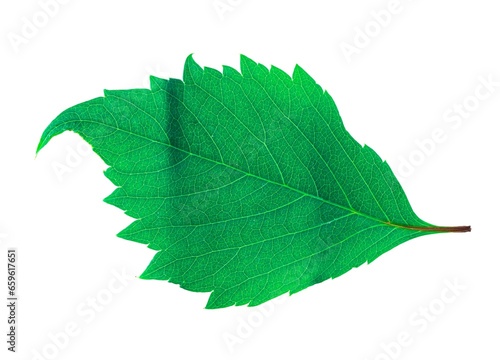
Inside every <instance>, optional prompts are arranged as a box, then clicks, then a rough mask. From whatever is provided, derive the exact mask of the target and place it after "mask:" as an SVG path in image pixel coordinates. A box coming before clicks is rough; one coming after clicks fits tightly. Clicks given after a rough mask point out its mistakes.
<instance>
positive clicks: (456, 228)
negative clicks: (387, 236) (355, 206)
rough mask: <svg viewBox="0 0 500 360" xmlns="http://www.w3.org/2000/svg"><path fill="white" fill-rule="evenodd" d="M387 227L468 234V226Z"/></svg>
mask: <svg viewBox="0 0 500 360" xmlns="http://www.w3.org/2000/svg"><path fill="white" fill-rule="evenodd" d="M387 225H392V226H397V227H401V228H404V229H409V230H417V231H431V232H443V233H446V232H470V231H471V227H470V226H408V225H397V224H391V223H387Z"/></svg>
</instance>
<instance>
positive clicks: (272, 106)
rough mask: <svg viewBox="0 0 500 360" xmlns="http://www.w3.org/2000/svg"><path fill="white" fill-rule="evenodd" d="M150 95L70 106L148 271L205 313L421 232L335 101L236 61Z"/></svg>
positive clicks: (307, 84) (162, 84)
mask: <svg viewBox="0 0 500 360" xmlns="http://www.w3.org/2000/svg"><path fill="white" fill-rule="evenodd" d="M240 66H241V72H238V71H237V70H235V69H234V68H231V67H228V66H224V67H223V71H222V72H219V71H217V70H214V69H212V68H208V67H205V68H202V67H200V66H199V65H198V64H197V63H196V62H195V61H194V59H193V57H192V56H189V57H188V58H187V60H186V62H185V67H184V74H183V80H179V79H168V80H164V79H160V78H156V77H151V86H150V87H151V89H132V90H113V91H105V92H104V97H99V98H96V99H93V100H90V101H87V102H84V103H81V104H78V105H76V106H73V107H71V108H69V109H67V110H66V111H64V112H62V113H61V114H60V115H59V116H58V117H57V118H56V119H55V120H54V121H53V122H52V123H51V124H50V125H49V126H48V127H47V129H46V130H45V131H44V133H43V135H42V138H41V140H40V143H39V146H38V150H37V151H39V150H40V149H41V148H43V147H44V146H45V145H46V144H47V143H48V142H49V140H50V139H51V138H52V137H54V136H56V135H58V134H60V133H62V132H64V131H66V130H70V131H73V132H75V133H78V134H79V135H80V136H81V137H82V138H83V139H84V140H86V141H87V142H88V143H89V144H90V145H91V146H92V148H93V150H94V151H95V152H96V153H97V154H98V155H99V156H100V157H101V158H102V159H103V160H104V162H105V163H106V164H107V165H109V168H107V170H106V171H105V176H106V177H107V178H108V179H109V180H110V181H112V182H113V184H115V185H116V186H117V189H116V190H115V191H114V192H113V193H112V194H111V195H109V196H108V197H107V198H106V199H105V200H104V201H105V202H107V203H109V204H112V205H115V206H117V207H119V208H120V209H123V210H124V211H125V212H126V214H127V215H129V216H131V217H133V218H135V219H136V220H135V221H134V222H132V224H131V225H130V226H128V227H127V228H125V229H124V230H123V231H121V232H120V233H119V234H118V236H119V237H121V238H124V239H128V240H133V241H136V242H139V243H142V244H146V245H147V246H148V247H149V248H151V249H153V250H155V251H156V254H155V256H154V258H153V259H152V261H151V263H150V264H149V265H148V267H147V268H146V270H145V271H144V273H143V274H142V275H141V276H140V277H141V278H142V279H157V280H168V281H169V282H172V283H175V284H179V285H180V286H181V287H182V288H184V289H187V290H190V291H196V292H210V293H211V294H210V297H209V300H208V303H207V306H206V307H207V308H221V307H227V306H232V305H244V304H248V305H250V306H252V305H258V304H261V303H263V302H265V301H268V300H270V299H272V298H274V297H277V296H279V295H282V294H284V293H290V294H293V293H296V292H298V291H300V290H303V289H305V288H307V287H309V286H311V285H314V284H317V283H320V282H322V281H324V280H327V279H331V278H335V277H338V276H340V275H342V274H344V273H346V272H347V271H349V270H350V269H352V268H354V267H358V266H360V265H362V264H364V263H370V262H371V261H373V260H374V259H376V258H377V257H378V256H380V255H381V254H383V253H385V252H387V251H389V250H391V249H392V248H394V247H395V246H397V245H399V244H402V243H404V242H405V241H408V240H410V239H412V238H415V237H417V236H421V235H425V234H430V233H436V232H446V231H467V230H468V229H466V228H465V227H449V228H446V227H437V226H434V225H431V224H429V223H427V222H424V221H422V220H421V219H420V218H419V217H418V216H417V215H416V214H415V213H414V212H413V210H412V208H411V206H410V203H409V202H408V199H407V197H406V195H405V193H404V191H403V189H402V187H401V185H400V184H399V182H398V181H397V179H396V177H395V176H394V174H393V172H392V171H391V169H390V167H389V166H388V164H387V163H386V162H385V161H382V160H381V159H380V157H379V156H378V155H377V154H376V153H375V152H374V151H373V150H372V149H371V148H370V147H368V146H366V145H364V146H361V145H360V144H359V143H358V142H356V140H354V139H353V138H352V136H351V135H350V134H349V133H348V132H347V131H346V129H345V127H344V125H343V123H342V120H341V118H340V115H339V112H338V110H337V107H336V105H335V103H334V101H333V99H332V98H331V96H330V95H329V94H328V93H327V92H326V91H324V90H323V89H322V88H321V87H320V86H319V85H318V84H316V82H315V81H314V80H313V79H312V78H311V77H310V76H309V75H308V74H307V73H306V72H305V71H304V70H303V69H302V68H301V67H299V66H296V67H295V69H294V71H293V74H292V76H291V77H290V76H289V75H288V74H286V73H285V72H283V71H282V70H280V69H278V68H276V67H274V66H271V67H270V69H268V68H266V67H265V66H263V65H261V64H257V63H256V62H254V61H252V60H250V59H249V58H247V57H245V56H241V65H240Z"/></svg>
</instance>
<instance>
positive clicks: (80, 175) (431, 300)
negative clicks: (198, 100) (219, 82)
mask: <svg viewBox="0 0 500 360" xmlns="http://www.w3.org/2000/svg"><path fill="white" fill-rule="evenodd" d="M46 1H47V0H46ZM218 3H219V5H220V4H229V5H227V6H228V7H229V8H230V10H227V11H225V12H223V13H220V12H219V13H218V12H217V10H216V9H215V8H214V2H213V0H198V1H165V0H157V1H152V0H149V1H141V2H138V1H124V0H120V1H118V0H113V1H96V0H87V1H77V0H73V1H67V3H66V4H62V1H61V4H60V5H59V8H58V9H52V14H51V15H52V16H45V18H44V15H43V14H40V11H44V10H43V9H42V7H41V5H40V2H37V1H35V0H29V1H28V0H23V1H16V2H6V1H4V2H2V4H1V5H0V19H1V21H0V23H1V35H2V40H1V42H0V51H1V57H0V61H1V66H0V76H1V82H0V91H1V98H0V99H1V100H0V103H1V106H0V164H1V173H0V233H1V234H2V235H0V241H1V243H0V269H5V268H6V266H5V259H6V249H7V247H9V246H14V247H17V248H18V249H19V258H20V262H19V266H20V273H19V279H20V290H19V291H20V299H21V300H20V308H19V311H20V314H19V316H20V335H19V349H18V350H19V352H18V358H20V359H37V358H38V359H41V358H45V359H49V358H51V359H109V358H112V359H166V358H173V359H194V358H196V357H204V358H209V359H230V358H234V359H256V358H264V359H271V358H292V359H294V358H311V359H344V360H350V359H360V360H363V359H369V360H372V359H377V360H385V359H389V358H390V355H391V354H392V357H393V358H398V359H408V360H410V359H471V358H477V359H481V358H484V359H486V358H487V359H498V358H499V356H500V348H499V347H498V339H499V335H500V330H499V324H500V310H499V306H498V304H500V290H499V285H498V284H499V282H498V274H499V273H500V262H499V261H498V254H499V250H500V239H499V236H498V233H499V231H498V223H499V220H498V211H497V204H498V202H499V201H500V196H499V191H498V175H497V174H498V172H497V168H498V156H497V154H498V145H497V144H498V136H499V130H500V127H499V126H498V121H499V114H500V101H499V100H500V94H499V93H500V87H498V85H497V86H496V87H494V88H493V89H492V91H491V93H485V92H484V91H483V92H482V93H480V94H482V97H483V98H484V99H483V100H477V99H476V100H474V97H475V96H476V95H475V92H476V89H477V87H478V86H479V85H480V84H481V80H480V79H481V78H482V79H483V80H485V81H486V80H487V79H488V78H491V79H493V80H496V81H497V82H499V81H500V46H499V39H498V36H499V34H500V21H498V14H499V10H500V9H499V8H498V7H496V6H495V5H497V4H496V2H493V1H486V0H476V1H456V0H455V1H451V0H446V1H439V2H436V1H430V0H420V1H409V0H401V2H400V4H399V6H398V7H397V10H396V11H398V12H397V13H394V11H393V14H392V15H391V18H390V19H389V20H387V19H386V22H385V24H384V26H380V25H376V24H375V23H373V21H374V16H375V15H373V12H375V13H380V12H381V11H382V12H383V11H386V10H387V9H391V10H394V9H393V7H392V6H391V5H390V1H387V0H385V1H382V0H380V1H347V0H338V1H334V2H331V1H308V2H305V1H290V0H288V1H274V2H272V3H271V2H270V1H264V0H253V1H252V0H241V1H236V0H232V1H230V0H222V1H219V2H218ZM215 4H217V2H216V3H215ZM220 6H221V5H220ZM221 11H222V10H221ZM34 18H35V19H34ZM24 19H27V20H24ZM44 20H47V21H44ZM25 21H29V22H32V21H35V22H36V23H37V24H38V25H37V31H36V33H32V34H31V35H30V34H27V35H30V37H31V38H29V39H28V38H27V37H26V36H25V35H26V34H24V35H23V26H24V25H23V24H25ZM379 21H381V20H379ZM25 27H26V26H25ZM357 29H359V31H361V32H363V33H364V32H365V31H368V32H369V33H370V35H369V38H368V40H366V39H364V44H361V45H363V46H364V47H363V48H360V47H358V48H357V49H358V50H357V53H355V54H354V55H352V56H351V57H348V56H346V55H345V54H344V52H343V51H342V46H344V47H345V46H348V45H346V44H350V45H351V46H354V39H355V37H357V38H358V39H357V40H358V45H360V44H359V41H361V40H360V39H361V37H362V35H360V34H359V31H358V30H357ZM24 30H25V32H26V28H25V29H24ZM32 30H33V29H32ZM378 30H379V31H378ZM16 36H17V38H16ZM20 37H23V38H24V39H25V40H24V41H23V42H22V43H17V45H16V41H21V40H19V39H20ZM13 39H14V40H13ZM15 39H17V40H15ZM190 53H194V57H195V60H196V61H197V62H198V63H199V64H200V65H202V66H210V67H213V68H216V69H221V66H222V65H223V64H226V65H231V66H233V67H235V68H239V54H241V53H243V54H245V55H247V56H249V57H251V58H252V59H254V60H256V61H258V62H260V63H262V64H264V65H266V66H270V65H271V64H273V65H276V66H277V67H279V68H281V69H283V70H285V71H286V72H288V73H291V72H292V70H293V67H294V65H295V64H297V63H298V64H300V65H301V66H302V67H303V68H304V69H305V70H306V71H307V72H308V73H309V74H310V75H311V76H312V77H313V78H314V79H315V80H316V81H317V82H318V83H319V84H320V85H321V86H322V87H323V88H324V89H327V90H328V91H329V93H330V94H331V95H332V97H333V98H334V100H335V101H336V103H337V106H338V108H339V110H340V113H341V115H342V117H343V119H344V122H345V125H346V127H347V129H348V130H349V131H350V132H351V134H352V135H353V136H354V137H355V138H356V139H357V140H358V141H359V142H360V143H366V144H369V145H370V146H371V147H372V148H374V149H375V150H376V151H377V153H378V154H379V155H380V156H381V157H382V158H383V159H386V160H387V161H388V163H389V164H390V165H391V167H392V168H393V169H394V171H395V173H396V175H397V176H398V178H400V179H401V182H402V185H403V187H404V189H405V191H406V193H407V195H408V197H409V199H410V202H411V203H412V205H413V207H414V209H415V211H416V213H417V214H418V215H419V216H421V217H422V218H423V219H424V220H426V221H428V222H431V223H434V224H438V225H472V228H473V231H472V233H468V234H443V235H432V236H426V237H422V238H417V239H415V240H412V241H410V242H408V243H405V244H403V245H401V246H399V247H397V248H396V249H394V250H392V251H390V252H389V253H387V254H384V255H383V256H381V257H380V258H379V259H377V260H376V261H375V262H374V263H372V264H370V265H368V266H362V267H360V268H358V269H354V270H352V271H350V272H349V273H347V274H346V275H344V276H342V277H340V278H337V279H334V280H329V281H325V282H323V283H321V284H318V285H315V286H313V287H311V288H308V289H306V290H304V291H302V292H300V293H298V294H295V295H293V296H291V297H289V296H283V297H281V298H279V299H278V301H274V302H272V303H268V304H265V305H263V306H261V307H257V308H248V307H236V308H235V307H233V308H227V309H220V310H205V309H204V306H205V303H206V300H207V299H208V294H202V293H191V292H188V291H185V290H182V289H180V288H179V287H178V286H177V285H174V284H170V283H167V282H159V281H144V280H138V279H134V276H137V275H139V274H140V273H141V272H142V270H143V269H144V268H145V267H146V266H147V264H148V263H149V261H150V259H151V258H152V256H153V254H154V253H153V251H152V250H150V249H148V248H147V247H146V246H143V245H141V244H137V243H133V242H129V241H125V240H122V239H119V238H117V237H116V236H115V234H116V233H117V232H119V231H120V230H121V229H123V228H124V227H126V226H127V225H128V224H129V223H130V222H131V219H130V218H128V217H127V216H126V215H124V214H123V212H122V211H121V210H119V209H118V208H115V207H113V206H110V205H107V204H105V203H104V202H103V201H102V199H103V198H104V197H106V196H107V195H108V194H110V193H111V192H112V191H113V188H114V187H113V185H112V184H111V183H110V182H109V181H108V180H107V179H106V178H105V177H104V176H103V174H102V171H103V170H104V169H105V168H106V166H105V164H104V163H103V162H102V161H101V160H100V159H99V158H98V157H97V156H96V155H95V154H93V153H92V154H87V155H85V156H80V155H75V151H78V150H80V151H81V150H82V149H83V146H82V145H81V140H80V138H79V137H78V136H77V135H75V134H72V133H65V134H63V135H60V136H58V137H56V138H54V139H53V140H52V141H51V143H50V144H49V145H48V146H47V147H46V148H45V149H44V150H43V151H42V152H41V153H40V154H39V155H38V156H37V158H36V159H35V149H36V145H37V144H38V140H39V138H40V135H41V134H42V131H43V130H44V128H45V127H46V126H47V125H48V124H49V123H50V121H51V120H52V119H53V118H55V117H56V116H57V115H58V114H59V113H60V112H61V111H62V110H64V109H66V108H68V107H70V106H72V105H75V104H77V103H79V102H82V101H85V100H88V99H91V98H94V97H97V96H100V95H101V94H102V90H103V89H127V88H137V87H144V86H146V84H147V76H148V75H149V74H154V75H157V76H160V77H174V78H181V76H182V69H183V63H184V60H185V58H186V57H187V56H188V55H189V54H190ZM349 60H350V61H349ZM482 90H484V89H482ZM480 91H481V90H480ZM486 97H487V99H486ZM464 101H465V102H467V106H468V107H469V109H473V110H471V111H467V112H466V113H463V115H461V116H459V117H458V118H454V120H453V121H452V122H446V121H445V120H444V118H443V116H444V114H446V113H447V111H448V114H449V111H452V110H449V109H453V107H454V106H462V105H461V104H463V103H464ZM436 129H437V130H436ZM439 129H441V130H439ZM436 131H437V132H439V131H441V133H442V135H441V137H440V138H439V140H440V142H439V143H437V142H436V141H434V140H428V139H430V138H431V136H432V134H433V133H435V132H436ZM424 139H427V140H426V141H424ZM419 141H420V142H422V141H424V143H425V144H427V154H424V152H423V151H422V150H419V147H418V145H417V142H419ZM430 141H432V143H430ZM76 154H78V153H76ZM405 161H409V162H410V161H411V162H413V164H414V165H412V171H409V170H408V165H406V169H405V168H402V166H403V165H402V164H403V163H404V162H405ZM410 164H411V163H410ZM61 165H63V166H67V168H66V169H69V170H70V171H69V172H66V173H64V174H62V175H61V174H60V173H59V176H58V174H57V172H56V171H55V170H54V169H55V168H57V167H58V166H61ZM410 172H411V174H410ZM123 271H124V272H126V273H127V274H129V277H127V279H125V280H123V284H125V285H123V284H122V283H120V282H113V281H115V280H114V279H115V278H116V275H114V274H116V272H119V273H121V272H123ZM446 281H449V282H455V281H456V282H458V283H459V284H461V286H462V287H465V289H462V290H460V291H459V293H458V295H455V296H454V297H451V298H452V300H449V299H450V296H451V295H450V294H452V293H450V292H449V291H448V290H446V288H447V287H446V285H445V283H446ZM5 282H6V271H5V270H1V271H0V289H1V290H0V294H5V293H6V283H5ZM110 284H111V286H114V289H116V290H115V294H112V298H110V297H109V295H110V294H111V293H110V290H109V286H110ZM442 294H445V295H446V296H447V297H445V298H446V299H448V303H444V302H443V299H442V296H443V295H442ZM1 296H2V298H4V297H5V298H6V295H5V296H4V295H1ZM96 296H97V298H99V299H100V300H98V301H100V302H104V303H105V304H104V305H103V304H100V306H101V305H102V307H100V308H99V309H100V310H101V311H99V312H97V311H96V310H90V309H92V308H91V307H90V306H89V305H88V303H87V302H88V301H91V300H90V299H91V298H92V297H94V298H95V297H96ZM3 301H4V300H1V302H0V304H3ZM429 306H430V307H431V310H430V311H431V315H432V316H433V317H432V319H433V321H430V320H423V319H424V318H423V317H422V316H421V315H419V311H420V310H419V309H420V307H429ZM0 308H1V309H2V311H0V329H2V330H1V334H4V329H6V317H7V314H6V311H5V310H6V308H5V306H1V307H0ZM82 311H83V313H82ZM84 314H86V315H84ZM94 315H95V316H94ZM416 321H419V322H416ZM252 324H253V325H252ZM417 324H419V325H418V326H417ZM424 325H425V328H424ZM68 326H70V327H71V326H74V327H75V328H76V330H75V331H74V332H71V334H72V335H74V336H71V337H69V336H67V335H62V332H63V331H66V330H65V329H66V327H68ZM402 332H403V333H407V334H408V335H409V336H410V339H411V341H407V342H403V345H395V343H394V342H395V341H398V336H399V334H400V333H402ZM0 339H1V341H0V343H1V344H2V345H1V348H0V358H1V359H4V358H5V359H7V358H8V356H9V354H8V353H7V351H6V343H5V341H6V337H5V335H2V336H0ZM4 340H5V341H4ZM384 344H386V345H387V344H390V345H389V347H390V348H391V349H392V350H384V347H383V345H384ZM35 353H40V354H41V355H42V356H43V357H35V355H34V354H35Z"/></svg>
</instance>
